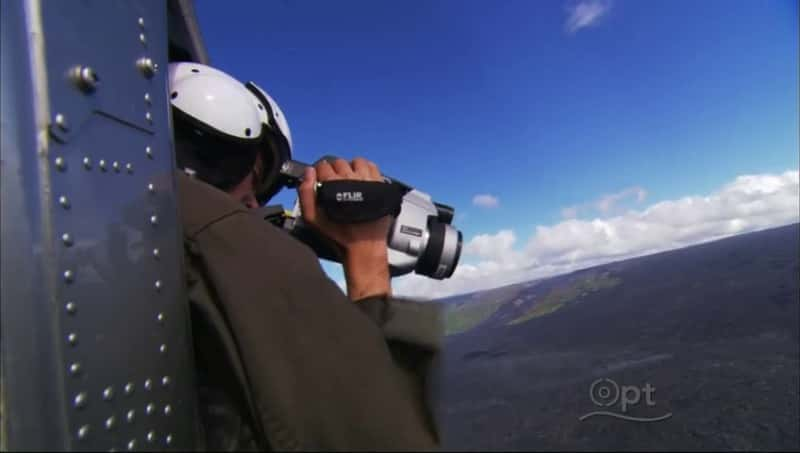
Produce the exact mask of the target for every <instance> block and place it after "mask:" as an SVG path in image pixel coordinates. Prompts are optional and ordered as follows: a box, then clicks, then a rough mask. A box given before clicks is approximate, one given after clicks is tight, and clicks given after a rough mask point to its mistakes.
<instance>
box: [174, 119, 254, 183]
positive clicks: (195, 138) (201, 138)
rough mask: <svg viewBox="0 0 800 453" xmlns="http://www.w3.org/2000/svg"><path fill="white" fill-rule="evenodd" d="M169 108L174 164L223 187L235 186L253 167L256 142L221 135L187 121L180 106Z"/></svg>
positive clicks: (199, 177) (201, 178)
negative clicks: (170, 109) (171, 118)
mask: <svg viewBox="0 0 800 453" xmlns="http://www.w3.org/2000/svg"><path fill="white" fill-rule="evenodd" d="M172 111H173V129H174V137H175V158H176V163H177V166H178V168H180V169H186V168H189V169H191V170H193V171H194V172H195V173H196V177H197V178H198V179H200V180H202V181H205V182H206V183H208V184H211V185H212V186H214V187H216V188H218V189H220V190H224V191H228V190H231V189H233V188H234V187H236V186H237V185H238V184H239V183H240V182H242V180H243V179H244V178H246V177H247V175H248V174H249V173H250V172H251V171H253V166H254V165H255V161H256V156H257V155H258V153H259V151H260V146H259V145H254V144H249V143H242V142H240V141H236V140H230V139H228V140H226V139H222V138H220V137H218V136H217V135H216V134H213V133H209V132H208V131H206V130H203V128H201V127H198V126H197V125H195V124H192V123H191V122H190V121H187V119H186V118H185V116H186V114H185V113H183V112H181V111H180V110H178V109H175V108H173V109H172Z"/></svg>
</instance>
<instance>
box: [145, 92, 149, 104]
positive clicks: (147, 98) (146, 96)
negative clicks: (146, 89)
mask: <svg viewBox="0 0 800 453" xmlns="http://www.w3.org/2000/svg"><path fill="white" fill-rule="evenodd" d="M144 102H146V103H148V104H149V103H150V93H145V94H144Z"/></svg>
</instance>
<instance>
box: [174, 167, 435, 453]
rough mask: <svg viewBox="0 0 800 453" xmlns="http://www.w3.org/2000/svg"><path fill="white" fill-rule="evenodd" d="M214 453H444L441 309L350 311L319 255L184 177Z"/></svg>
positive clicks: (364, 306) (201, 382) (191, 278)
mask: <svg viewBox="0 0 800 453" xmlns="http://www.w3.org/2000/svg"><path fill="white" fill-rule="evenodd" d="M177 189H178V197H179V207H180V215H181V222H182V227H183V234H184V245H185V252H186V254H185V258H186V259H185V264H186V269H187V289H188V296H189V299H190V305H191V310H192V334H193V338H194V347H195V358H196V362H197V376H198V386H199V388H200V395H199V397H200V415H201V417H200V420H201V423H202V432H203V433H204V435H203V438H202V439H201V445H202V446H204V447H205V448H209V449H212V448H213V449H226V450H242V449H258V450H406V449H412V450H436V449H438V447H439V433H438V431H437V428H436V423H435V420H434V416H433V410H432V406H431V402H432V398H433V397H435V394H434V392H435V384H436V382H435V381H436V379H435V375H436V372H437V369H438V366H437V363H438V354H439V347H440V339H441V332H442V318H441V314H440V312H439V310H438V308H437V307H436V306H434V305H431V304H429V303H424V302H416V301H411V300H400V299H396V298H369V299H364V300H361V301H357V302H352V301H350V300H349V299H348V298H347V296H346V295H345V294H344V293H343V292H342V290H341V289H340V288H339V287H338V286H337V285H336V284H335V283H334V282H333V281H332V280H331V279H330V278H328V277H327V276H326V274H325V273H324V272H323V270H322V268H321V266H320V264H319V260H318V259H317V257H316V256H315V255H314V253H313V252H312V250H311V249H310V248H309V247H307V246H305V245H304V244H302V243H300V242H299V241H297V240H295V239H294V238H293V237H291V236H290V235H289V234H288V233H287V232H285V231H282V230H280V229H279V228H277V227H275V226H273V225H271V224H269V223H268V222H265V221H264V220H262V219H259V218H258V217H257V216H256V215H254V214H253V213H252V212H251V211H248V210H247V209H246V208H244V207H243V206H241V205H240V204H239V203H237V202H236V201H235V200H234V199H233V198H231V197H230V196H228V195H227V194H225V193H224V192H222V191H219V190H217V189H216V188H214V187H212V186H210V185H208V184H205V183H203V182H200V181H198V180H194V179H191V178H189V177H188V176H186V175H185V174H183V173H178V175H177Z"/></svg>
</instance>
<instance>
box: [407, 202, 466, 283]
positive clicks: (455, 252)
mask: <svg viewBox="0 0 800 453" xmlns="http://www.w3.org/2000/svg"><path fill="white" fill-rule="evenodd" d="M428 234H429V236H428V246H427V247H426V248H425V250H424V251H423V252H422V255H421V256H420V257H419V262H418V264H417V268H416V272H417V273H418V274H421V275H425V276H427V277H431V278H436V279H440V280H442V279H445V278H449V277H450V276H452V275H453V272H455V269H456V265H457V264H458V260H459V258H460V257H461V246H462V243H463V238H462V235H461V232H460V231H458V230H456V229H455V228H453V227H452V226H450V225H448V224H446V223H443V222H440V221H439V219H438V218H436V217H433V216H430V217H428Z"/></svg>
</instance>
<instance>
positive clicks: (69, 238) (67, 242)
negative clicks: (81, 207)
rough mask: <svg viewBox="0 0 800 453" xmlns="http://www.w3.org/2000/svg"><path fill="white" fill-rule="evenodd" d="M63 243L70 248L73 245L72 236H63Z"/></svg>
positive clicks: (67, 234) (65, 234)
mask: <svg viewBox="0 0 800 453" xmlns="http://www.w3.org/2000/svg"><path fill="white" fill-rule="evenodd" d="M61 242H63V243H64V245H65V246H67V247H69V246H71V245H72V236H71V235H70V234H69V233H64V234H62V235H61Z"/></svg>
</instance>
